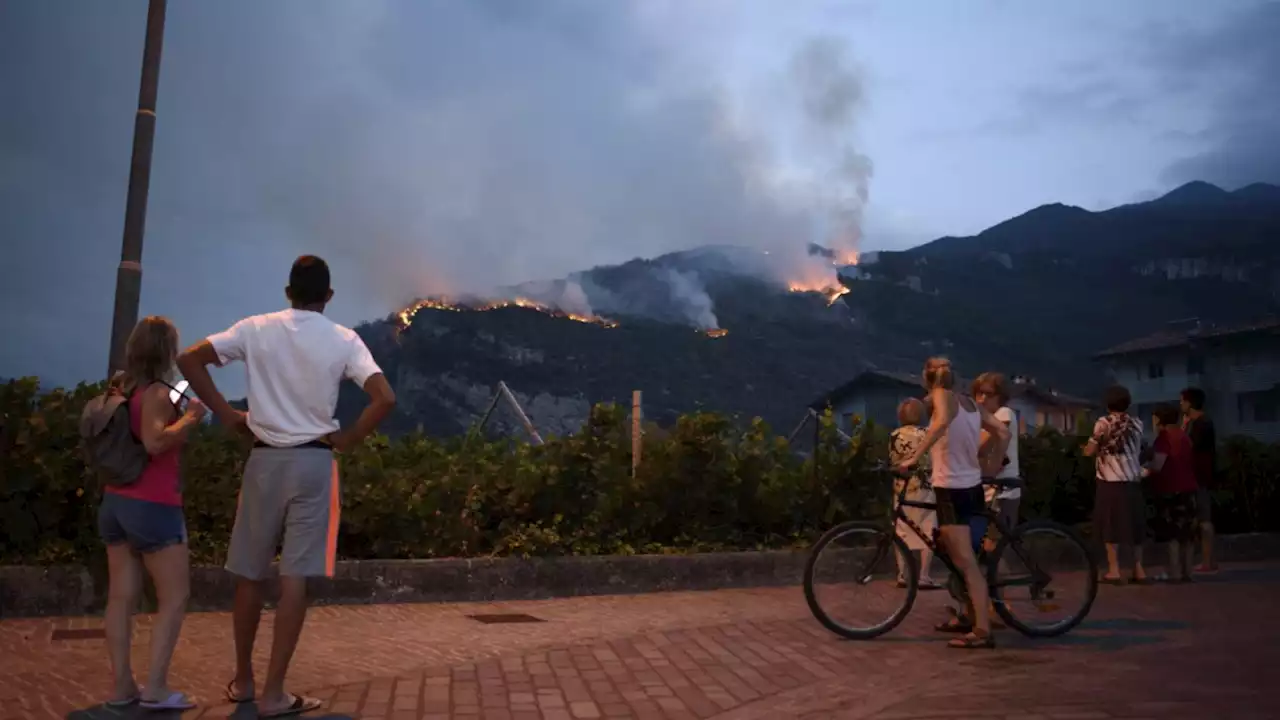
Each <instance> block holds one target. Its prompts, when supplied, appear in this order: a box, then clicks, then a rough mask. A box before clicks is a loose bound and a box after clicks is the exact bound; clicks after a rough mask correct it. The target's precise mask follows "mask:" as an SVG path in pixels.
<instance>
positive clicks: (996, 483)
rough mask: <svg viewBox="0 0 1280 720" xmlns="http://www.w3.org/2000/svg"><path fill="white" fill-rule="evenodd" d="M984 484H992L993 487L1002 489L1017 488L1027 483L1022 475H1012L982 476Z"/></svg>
mask: <svg viewBox="0 0 1280 720" xmlns="http://www.w3.org/2000/svg"><path fill="white" fill-rule="evenodd" d="M982 484H983V485H990V486H991V487H994V488H999V489H1001V490H1017V489H1019V488H1021V487H1023V486H1024V485H1025V483H1024V482H1023V481H1022V478H1020V477H1011V478H993V477H984V478H982Z"/></svg>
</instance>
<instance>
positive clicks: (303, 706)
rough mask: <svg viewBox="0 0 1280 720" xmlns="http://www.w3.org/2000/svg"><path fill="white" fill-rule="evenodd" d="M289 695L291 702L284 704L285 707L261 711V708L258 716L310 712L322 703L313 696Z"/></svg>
mask: <svg viewBox="0 0 1280 720" xmlns="http://www.w3.org/2000/svg"><path fill="white" fill-rule="evenodd" d="M290 697H292V698H293V702H292V703H290V704H288V705H286V706H285V707H282V708H279V709H277V710H271V711H269V712H263V711H262V710H258V717H259V718H264V719H265V718H278V717H286V716H288V715H297V714H299V713H305V712H311V711H312V710H315V709H316V708H318V707H320V706H321V705H323V704H324V702H323V701H321V700H317V699H315V698H309V697H303V696H301V695H291V696H290Z"/></svg>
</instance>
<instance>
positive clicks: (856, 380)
mask: <svg viewBox="0 0 1280 720" xmlns="http://www.w3.org/2000/svg"><path fill="white" fill-rule="evenodd" d="M972 382H973V378H965V377H959V378H956V383H955V387H956V388H957V389H960V390H961V391H962V392H964V390H963V389H964V388H968V387H969V386H970V384H972ZM869 385H879V386H881V387H884V386H889V387H894V386H896V387H901V388H902V389H904V390H914V391H916V393H917V394H918V395H921V396H923V395H924V387H923V386H922V385H921V381H920V376H919V375H918V374H913V373H904V372H891V371H888V370H864V371H863V372H860V373H858V374H857V375H855V376H854V377H853V379H852V380H850V381H849V382H847V383H845V384H843V385H840V386H838V387H836V388H834V389H832V390H830V391H828V392H827V393H826V394H825V395H823V396H822V397H820V398H818V399H816V400H814V401H813V402H812V403H809V407H810V408H813V409H814V410H821V409H823V408H825V407H827V406H828V405H836V404H838V403H839V402H840V401H841V400H843V399H845V398H846V397H848V396H849V395H852V394H853V393H855V392H857V391H858V390H859V389H860V388H863V387H867V386H869ZM1008 388H1009V395H1010V397H1011V398H1020V397H1026V398H1029V399H1030V400H1031V401H1032V402H1034V403H1036V404H1037V405H1052V406H1055V407H1065V408H1081V409H1083V408H1094V407H1098V405H1099V403H1096V402H1093V401H1091V400H1085V399H1084V398H1081V397H1077V396H1075V395H1068V394H1066V393H1062V392H1058V391H1057V390H1053V389H1051V388H1047V387H1043V386H1040V385H1036V384H1034V383H1015V382H1013V381H1012V379H1009V380H1008ZM966 394H967V393H966Z"/></svg>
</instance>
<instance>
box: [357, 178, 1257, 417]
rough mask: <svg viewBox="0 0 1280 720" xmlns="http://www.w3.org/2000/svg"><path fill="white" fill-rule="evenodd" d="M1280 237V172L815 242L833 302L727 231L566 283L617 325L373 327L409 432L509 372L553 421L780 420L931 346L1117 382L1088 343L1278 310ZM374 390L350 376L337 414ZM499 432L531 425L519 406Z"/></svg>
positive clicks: (421, 322) (1012, 368)
mask: <svg viewBox="0 0 1280 720" xmlns="http://www.w3.org/2000/svg"><path fill="white" fill-rule="evenodd" d="M1215 190H1216V191H1217V192H1215ZM1219 193H1221V195H1220V194H1219ZM1224 197H1225V199H1224ZM1211 198H1217V199H1216V200H1213V199H1211ZM1277 238H1280V188H1276V187H1275V186H1270V185H1264V184H1255V185H1250V186H1247V187H1246V188H1241V189H1238V190H1235V191H1232V192H1227V191H1224V190H1221V189H1220V188H1214V187H1213V186H1210V185H1208V184H1207V183H1204V184H1189V185H1184V186H1181V187H1180V188H1177V189H1175V190H1173V191H1171V192H1170V193H1166V194H1165V195H1163V196H1161V197H1160V198H1156V199H1155V200H1151V201H1147V202H1145V203H1137V204H1134V205H1128V206H1120V207H1117V208H1111V209H1108V210H1104V211H1097V212H1094V211H1089V210H1085V209H1083V208H1076V207H1073V206H1068V205H1062V204H1049V205H1044V206H1040V207H1038V208H1035V209H1032V210H1030V211H1028V212H1026V213H1023V214H1021V215H1019V216H1016V217H1014V218H1010V219H1009V220H1006V221H1004V222H1002V223H998V224H996V225H993V226H992V227H991V228H988V229H987V230H984V231H983V232H981V233H979V234H977V235H975V236H971V237H968V238H957V237H947V238H939V239H937V240H935V241H933V242H930V243H926V244H924V245H921V246H918V247H916V248H911V249H909V250H905V251H897V252H892V251H884V252H877V253H874V254H868V257H867V258H866V260H865V261H864V262H863V263H861V264H859V265H856V266H852V267H835V266H833V265H831V264H830V261H832V260H834V256H828V257H824V255H827V254H826V253H823V252H822V250H823V248H817V249H816V250H815V249H812V248H807V249H806V250H807V253H806V254H807V255H808V256H809V258H810V259H813V260H816V261H817V262H818V264H819V265H822V263H823V262H826V263H827V264H826V267H827V271H826V272H828V273H829V275H830V277H831V278H832V280H833V281H835V278H836V277H837V273H838V274H839V280H838V282H837V284H839V285H841V286H842V287H841V288H840V291H841V292H843V294H842V295H838V294H837V295H834V299H833V297H832V294H831V293H828V294H820V293H812V292H789V291H788V287H787V282H786V278H785V277H781V276H780V273H779V272H778V270H777V267H774V266H771V265H770V263H771V262H772V260H771V258H770V256H769V255H768V254H767V253H764V252H763V251H759V250H751V249H749V248H737V247H735V246H732V244H729V243H723V242H721V243H712V244H708V245H707V246H703V247H699V248H693V249H690V250H685V251H680V252H676V253H668V254H666V255H662V256H659V257H656V258H648V259H640V258H637V259H634V260H631V261H628V262H625V263H621V264H619V265H614V266H605V267H597V268H591V269H588V270H584V271H581V272H578V273H574V274H572V275H571V276H569V277H568V278H565V279H562V280H561V281H556V282H561V283H563V286H562V287H560V288H559V289H554V288H553V290H555V291H556V292H559V293H560V295H559V297H561V298H563V297H565V296H566V290H565V289H566V288H569V287H570V286H571V285H572V286H573V287H575V288H576V290H575V291H574V292H575V293H578V292H580V293H581V298H580V299H581V300H583V301H585V302H586V303H588V304H590V306H591V312H594V313H598V314H602V315H606V316H607V317H609V318H610V320H613V321H616V322H617V327H612V328H608V327H603V326H592V325H590V324H584V323H575V322H571V321H570V320H568V319H563V318H554V317H551V316H549V315H546V314H544V313H541V312H539V311H538V310H537V309H534V308H519V307H505V308H499V309H493V310H488V311H475V312H444V311H439V310H424V311H421V312H419V313H417V314H416V315H414V316H413V318H412V320H411V322H409V323H407V324H398V323H397V322H396V321H395V319H394V317H392V318H389V319H388V320H387V321H379V322H374V323H369V324H366V325H364V326H361V327H360V328H359V329H358V330H359V332H361V334H362V336H364V337H365V339H366V341H367V342H368V343H369V345H370V348H371V350H372V351H373V352H374V355H375V358H377V359H378V361H379V362H380V363H382V364H383V367H384V370H386V371H387V372H388V377H390V378H391V379H392V383H393V385H394V386H395V387H396V390H397V393H398V395H399V397H400V398H401V407H400V408H399V409H398V410H397V413H396V416H395V417H394V418H393V421H392V423H391V427H392V430H393V431H394V432H403V431H405V430H409V429H413V428H415V427H419V426H421V427H422V428H423V429H424V430H426V431H428V432H430V433H432V434H444V435H448V434H458V433H461V432H464V431H465V430H466V428H467V427H468V426H469V425H470V423H471V422H472V421H473V420H474V419H475V418H476V417H477V416H479V415H480V414H482V413H483V412H484V410H485V408H486V407H487V405H488V402H489V399H490V398H491V397H492V393H493V389H494V387H495V386H496V384H497V383H498V382H499V381H506V382H507V383H508V384H509V385H510V387H511V388H512V389H513V390H514V391H515V392H516V393H517V395H518V396H519V397H520V398H521V402H522V403H523V404H525V406H526V410H527V411H528V413H529V415H530V416H531V418H532V419H533V420H534V422H535V424H536V425H537V426H538V427H539V430H540V431H542V432H544V433H551V434H558V433H564V432H571V431H572V430H573V429H575V428H576V426H577V425H578V424H580V422H581V420H582V418H584V417H585V413H586V411H587V409H588V408H589V406H590V404H591V403H594V402H607V401H615V402H628V401H629V398H630V393H631V390H633V389H639V390H641V391H643V392H644V397H645V413H646V418H649V419H653V420H656V421H659V422H670V421H672V420H673V419H674V418H675V417H676V416H677V415H679V414H680V413H683V412H688V411H690V410H695V409H699V408H702V409H713V410H719V411H724V412H727V413H729V414H732V415H737V416H740V417H744V418H745V417H751V416H761V417H763V418H764V419H765V420H766V421H768V422H769V423H770V424H771V425H773V426H774V427H775V428H779V429H782V428H783V426H789V425H791V424H793V423H794V422H795V420H796V419H797V418H798V417H799V416H800V415H802V414H803V412H804V409H805V407H806V405H807V403H808V402H809V401H810V400H811V399H812V398H813V397H818V396H821V395H822V394H823V393H825V392H826V391H827V390H829V389H830V388H831V387H835V386H836V385H839V384H841V383H843V382H845V381H847V380H848V379H849V378H850V377H852V376H853V375H854V374H856V373H857V372H860V371H861V370H864V369H872V368H878V369H886V370H908V371H914V370H915V368H916V367H918V365H919V363H920V362H921V361H922V360H923V358H924V357H926V356H928V355H931V354H947V355H949V356H951V357H952V358H953V359H954V360H955V361H956V362H957V365H958V366H960V367H962V368H964V369H965V372H966V373H968V374H976V372H980V371H981V370H983V369H997V370H1000V371H1003V372H1006V373H1008V374H1015V373H1016V374H1025V375H1031V376H1034V377H1038V378H1041V379H1042V380H1044V381H1046V382H1048V383H1050V384H1053V385H1054V386H1055V387H1058V388H1060V389H1062V390H1063V391H1066V392H1071V393H1073V394H1077V395H1085V396H1091V395H1093V394H1095V393H1096V392H1097V391H1098V390H1099V389H1100V388H1101V386H1102V384H1103V382H1104V378H1103V377H1102V373H1101V370H1100V369H1099V368H1098V367H1097V366H1096V365H1095V364H1094V363H1093V362H1092V361H1091V359H1090V358H1091V357H1092V355H1093V354H1094V353H1096V352H1097V351H1099V350H1101V349H1102V348H1104V347H1108V346H1111V345H1114V344H1117V343H1119V342H1123V341H1124V340H1127V339H1130V338H1132V337H1136V336H1138V335H1142V334H1145V333H1148V332H1150V331H1152V330H1153V329H1158V328H1159V327H1160V326H1161V325H1162V324H1163V323H1165V322H1169V321H1173V320H1177V319H1180V318H1185V317H1187V316H1193V315H1194V316H1200V317H1203V318H1205V319H1206V321H1222V322H1230V321H1236V320H1241V319H1248V318H1247V316H1252V315H1261V314H1267V313H1268V312H1271V313H1274V312H1276V311H1277V310H1278V309H1280V302H1278V298H1277V295H1276V290H1275V288H1277V287H1280V281H1278V280H1280V263H1278V262H1277V244H1276V242H1275V241H1276V239H1277ZM828 252H829V251H828ZM542 285H545V284H542ZM542 285H539V287H542ZM526 289H527V288H526ZM533 289H537V288H533ZM570 294H572V293H570ZM575 297H577V295H575ZM402 325H403V326H402ZM708 325H714V326H715V327H716V328H720V329H722V330H723V331H726V332H727V334H725V335H724V336H723V337H713V336H711V335H709V334H707V332H706V330H707V326H708ZM700 331H701V332H700ZM358 401H359V398H358V393H356V394H355V395H353V394H352V393H351V391H350V389H348V390H347V391H346V392H345V393H344V394H343V401H342V402H341V403H340V410H339V415H340V417H342V418H343V419H344V420H345V419H349V418H350V417H351V415H353V414H354V412H356V410H357V409H358V407H359V402H358ZM496 429H497V430H498V431H516V427H515V425H514V423H513V420H512V419H511V418H509V417H508V418H506V419H501V418H499V419H498V421H497V428H496Z"/></svg>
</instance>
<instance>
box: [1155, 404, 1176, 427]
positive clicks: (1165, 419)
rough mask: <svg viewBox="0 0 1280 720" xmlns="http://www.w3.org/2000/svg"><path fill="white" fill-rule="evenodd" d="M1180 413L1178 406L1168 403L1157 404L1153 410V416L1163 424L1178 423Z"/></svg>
mask: <svg viewBox="0 0 1280 720" xmlns="http://www.w3.org/2000/svg"><path fill="white" fill-rule="evenodd" d="M1180 414H1181V413H1179V412H1178V408H1176V407H1174V406H1172V405H1170V404H1168V403H1164V404H1161V405H1157V406H1156V409H1155V410H1152V411H1151V415H1152V417H1154V418H1155V419H1157V420H1159V421H1160V424H1161V425H1177V424H1178V416H1179V415H1180Z"/></svg>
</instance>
